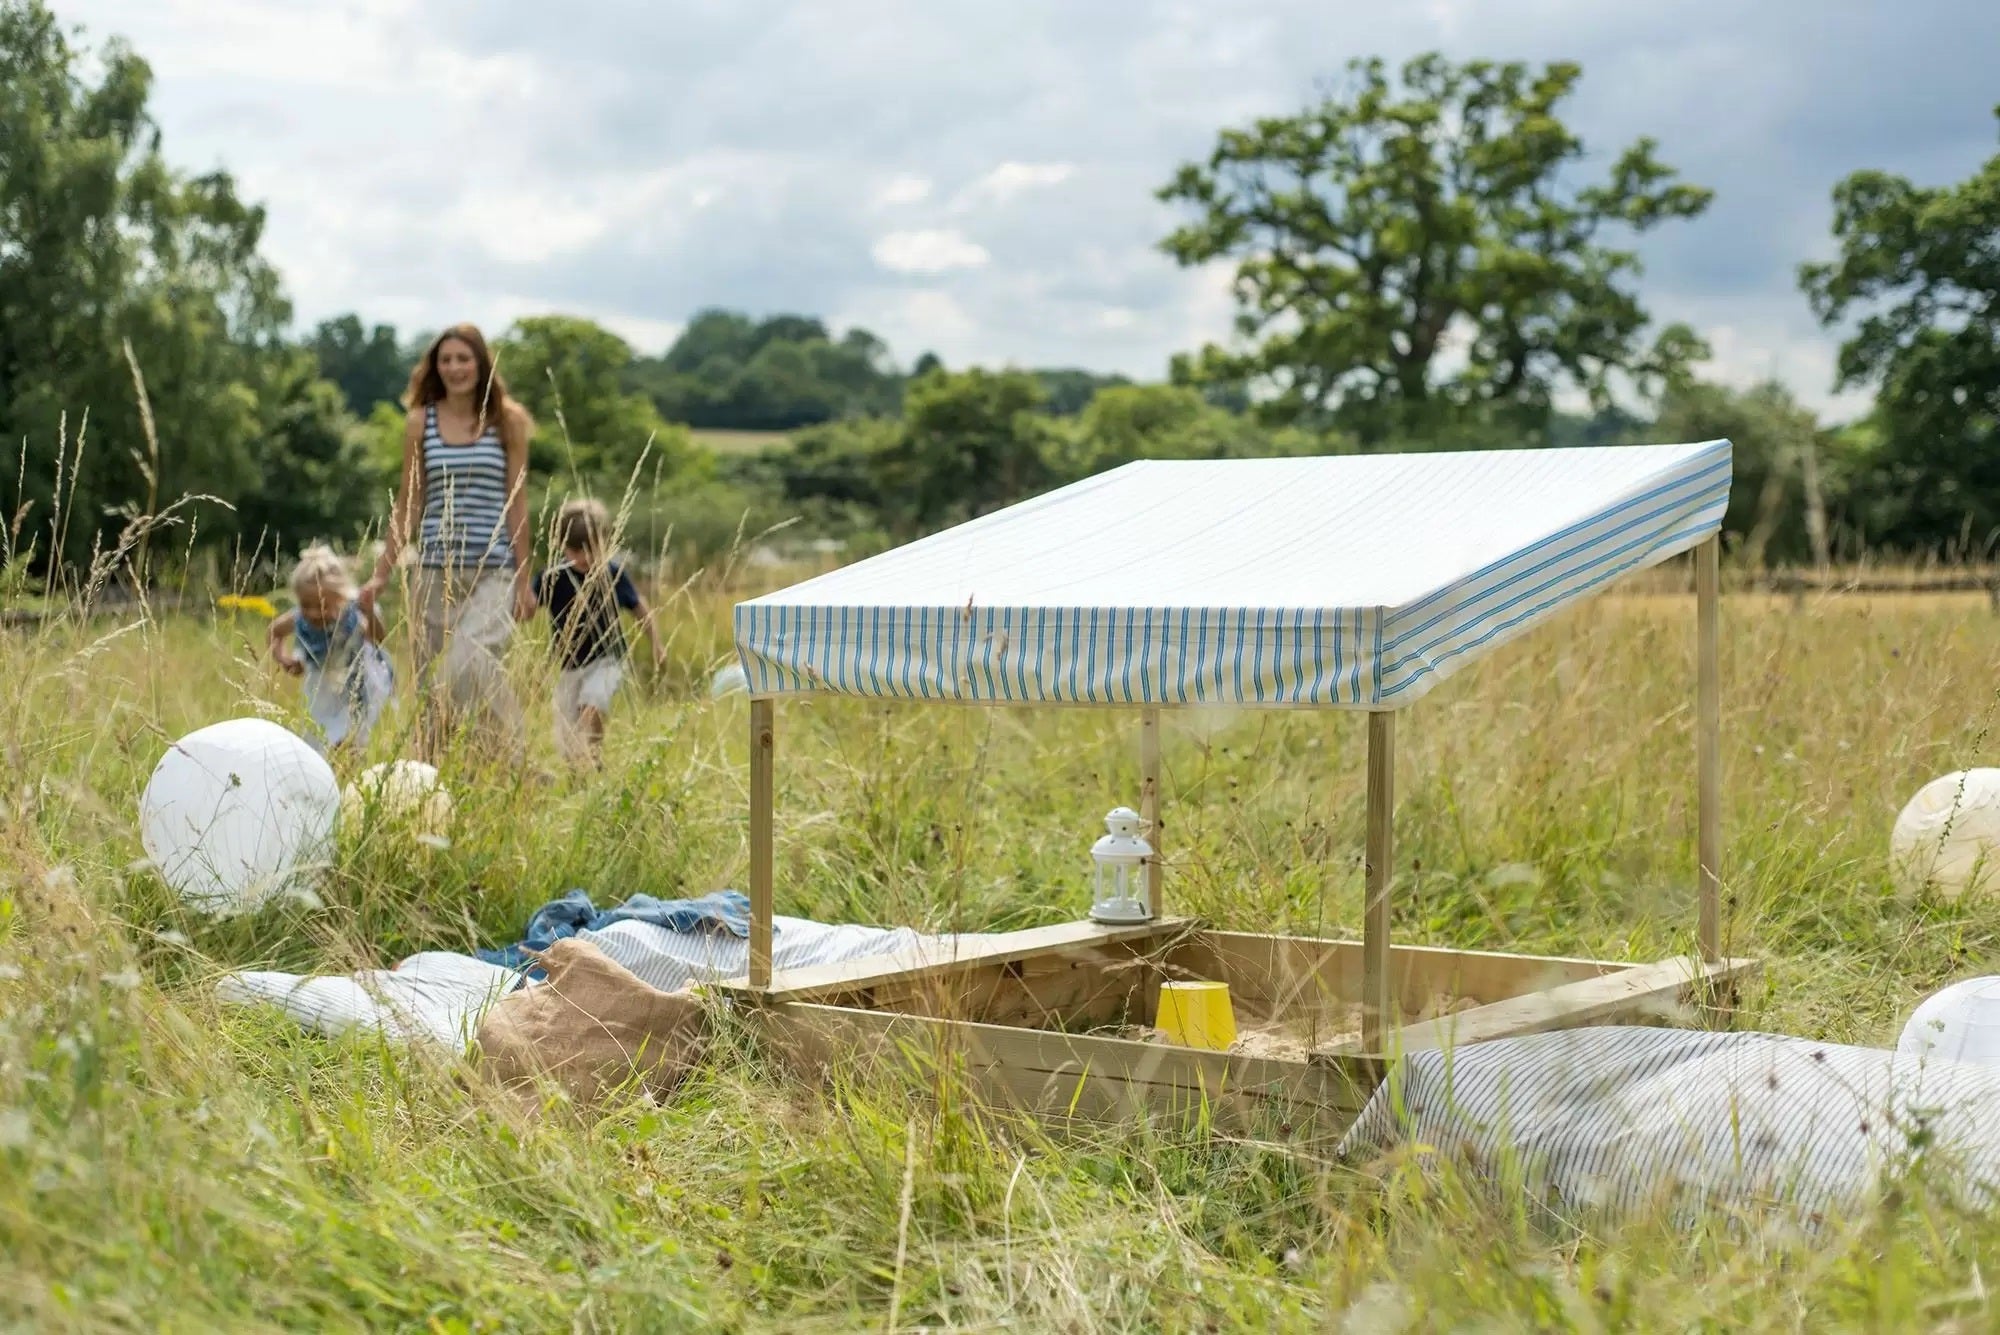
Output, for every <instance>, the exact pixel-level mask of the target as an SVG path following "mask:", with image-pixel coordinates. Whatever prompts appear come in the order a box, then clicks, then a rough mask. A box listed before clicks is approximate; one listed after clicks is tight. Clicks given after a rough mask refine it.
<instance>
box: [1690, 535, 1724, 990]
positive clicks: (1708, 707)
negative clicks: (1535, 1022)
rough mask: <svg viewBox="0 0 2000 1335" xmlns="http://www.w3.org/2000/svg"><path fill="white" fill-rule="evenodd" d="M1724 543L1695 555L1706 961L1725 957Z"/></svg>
mask: <svg viewBox="0 0 2000 1335" xmlns="http://www.w3.org/2000/svg"><path fill="white" fill-rule="evenodd" d="M1720 545H1721V544H1720V540H1719V539H1717V538H1710V539H1709V540H1708V541H1706V542H1704V543H1702V544H1701V546H1699V547H1697V548H1696V549H1695V554H1694V570H1695V620H1696V623H1697V632H1696V640H1697V647H1696V655H1697V660H1698V661H1697V664H1696V676H1697V679H1698V680H1697V684H1696V688H1695V695H1696V700H1695V767H1696V781H1697V785H1698V792H1697V795H1696V815H1695V829H1696V834H1697V838H1696V845H1697V858H1698V860H1699V866H1698V871H1697V886H1696V902H1697V904H1698V905H1699V909H1698V914H1699V916H1698V921H1697V923H1696V928H1695V940H1696V942H1697V944H1698V945H1699V947H1700V950H1701V957H1702V958H1703V959H1705V960H1713V959H1719V958H1721V955H1722V666H1721V662H1720V653H1719V649H1718V642H1719V640H1720V632H1721V628H1720V626H1719V624H1718V623H1719V621H1720V619H1721V613H1720V607H1721V603H1722V592H1721V560H1720V556H1719V549H1720Z"/></svg>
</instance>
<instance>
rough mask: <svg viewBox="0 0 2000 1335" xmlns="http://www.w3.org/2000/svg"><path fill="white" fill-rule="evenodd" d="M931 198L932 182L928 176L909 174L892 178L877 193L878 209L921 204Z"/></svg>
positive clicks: (876, 204)
mask: <svg viewBox="0 0 2000 1335" xmlns="http://www.w3.org/2000/svg"><path fill="white" fill-rule="evenodd" d="M930 197H931V181H930V178H929V177H928V176H913V175H911V174H909V173H907V172H905V173H903V174H901V175H897V176H892V177H890V178H889V179H888V180H887V181H886V182H884V183H883V185H882V188H881V189H880V190H877V191H876V192H875V206H876V207H877V208H895V207H897V206H898V205H903V204H921V203H923V202H924V201H925V200H927V199H929V198H930Z"/></svg>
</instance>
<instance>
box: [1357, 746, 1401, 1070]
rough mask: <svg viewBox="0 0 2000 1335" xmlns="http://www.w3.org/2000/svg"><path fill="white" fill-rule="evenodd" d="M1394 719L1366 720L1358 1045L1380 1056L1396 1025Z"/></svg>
mask: <svg viewBox="0 0 2000 1335" xmlns="http://www.w3.org/2000/svg"><path fill="white" fill-rule="evenodd" d="M1395 819H1396V716H1395V714H1394V713H1392V712H1388V711H1384V712H1381V713H1375V714H1370V715H1369V716H1368V861H1367V866H1366V881H1367V887H1368V899H1367V904H1366V908H1365V911H1364V913H1363V915H1362V923H1361V1044H1362V1049H1363V1050H1364V1051H1367V1052H1380V1051H1381V1050H1382V1048H1383V1046H1384V1040H1385V1039H1386V1038H1387V1036H1388V1034H1389V1032H1390V1031H1391V1030H1392V1029H1394V1028H1395V1025H1396V1014H1395V1005H1396V995H1395V990H1394V988H1393V987H1392V986H1391V983H1390V978H1389V876H1390V872H1391V870H1392V869H1393V866H1394V862H1395Z"/></svg>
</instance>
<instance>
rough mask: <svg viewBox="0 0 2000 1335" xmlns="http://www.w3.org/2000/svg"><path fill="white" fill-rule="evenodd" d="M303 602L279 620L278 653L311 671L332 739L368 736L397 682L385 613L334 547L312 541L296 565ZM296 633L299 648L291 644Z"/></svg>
mask: <svg viewBox="0 0 2000 1335" xmlns="http://www.w3.org/2000/svg"><path fill="white" fill-rule="evenodd" d="M292 596H293V598H295V599H296V600H297V602H298V606H296V607H294V608H293V609H292V610H291V611H289V612H286V613H285V614H284V615H282V616H279V617H277V618H275V619H273V620H272V622H271V631H270V636H271V657H273V658H275V659H277V660H278V665H279V666H280V667H282V668H284V669H285V671H287V672H289V673H291V674H292V675H293V676H304V677H305V679H306V681H305V687H306V702H307V706H308V708H310V709H311V710H312V716H313V722H314V723H317V724H318V725H319V728H320V731H321V732H322V733H323V734H324V735H325V739H326V746H327V747H333V748H338V747H342V746H346V745H348V744H350V743H352V744H353V745H354V746H355V747H356V748H360V747H363V746H366V745H367V744H368V733H369V731H370V730H371V729H372V728H374V726H375V721H376V720H377V719H378V718H380V717H381V715H382V707H383V706H384V705H385V704H387V703H388V701H389V696H390V693H391V692H392V691H393V690H394V689H395V684H396V674H395V670H394V669H393V668H392V667H390V665H389V655H388V654H386V653H384V652H383V650H382V635H383V631H382V619H381V617H380V616H378V615H377V614H376V612H375V610H374V609H373V608H370V609H368V610H367V611H366V612H363V611H362V610H361V604H360V603H359V602H357V601H356V600H355V593H354V581H353V579H352V578H351V577H350V576H349V575H348V573H347V566H346V564H345V563H344V562H342V561H341V559H340V557H339V556H337V555H336V554H335V553H334V551H333V549H332V548H331V547H325V546H313V547H308V548H307V549H306V550H305V552H304V553H303V554H302V555H301V556H300V557H299V564H298V566H297V568H296V569H294V570H293V571H292ZM288 639H289V640H292V641H294V642H295V643H296V644H297V646H298V653H297V655H296V656H294V655H293V654H292V653H291V652H290V651H289V650H288V649H287V648H286V646H285V641H286V640H288Z"/></svg>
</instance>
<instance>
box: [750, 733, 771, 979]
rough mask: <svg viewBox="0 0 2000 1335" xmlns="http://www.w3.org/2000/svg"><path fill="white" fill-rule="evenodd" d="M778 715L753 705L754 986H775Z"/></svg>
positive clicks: (751, 885)
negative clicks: (773, 817) (774, 806)
mask: <svg viewBox="0 0 2000 1335" xmlns="http://www.w3.org/2000/svg"><path fill="white" fill-rule="evenodd" d="M775 726H776V711H775V710H774V708H773V706H772V702H771V701H769V700H752V701H751V702H750V986H752V987H757V988H768V987H769V986H770V985H771V833H772V826H771V806H772V802H773V800H774V793H773V784H772V778H773V768H772V766H773V761H774V759H775V757H774V756H773V754H772V747H773V743H774V741H775V738H774V737H773V730H774V728H775Z"/></svg>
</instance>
